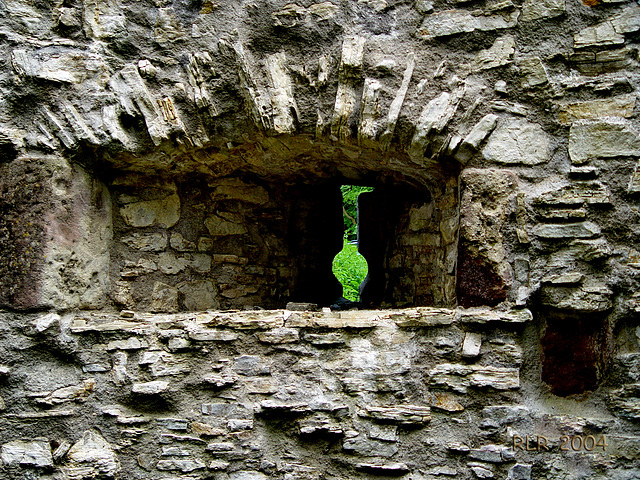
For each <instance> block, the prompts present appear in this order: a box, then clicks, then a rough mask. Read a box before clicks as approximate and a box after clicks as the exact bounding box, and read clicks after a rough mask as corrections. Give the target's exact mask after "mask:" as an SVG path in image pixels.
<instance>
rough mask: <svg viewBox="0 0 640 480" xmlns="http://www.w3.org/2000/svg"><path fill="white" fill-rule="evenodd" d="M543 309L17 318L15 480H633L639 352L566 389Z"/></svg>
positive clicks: (7, 375)
mask: <svg viewBox="0 0 640 480" xmlns="http://www.w3.org/2000/svg"><path fill="white" fill-rule="evenodd" d="M532 319H533V316H532V314H531V312H530V311H529V310H527V309H520V310H512V311H499V310H489V309H482V308H475V309H435V308H428V307H421V308H420V307H419V308H413V309H402V310H389V309H388V310H362V311H350V312H310V311H291V310H284V311H283V310H274V311H250V312H244V313H233V312H201V313H190V314H164V315H153V314H143V313H140V314H137V313H136V314H133V312H131V313H127V312H123V313H121V314H120V315H117V314H104V313H103V314H100V313H86V312H85V313H67V314H57V313H46V314H42V313H40V314H26V315H25V314H21V315H16V314H9V313H7V314H4V315H3V324H2V325H3V327H2V328H3V337H4V338H5V343H4V344H3V347H2V355H3V358H4V359H5V360H6V361H7V363H10V365H11V366H8V365H3V366H2V370H1V372H2V375H3V387H2V399H3V400H2V427H1V428H2V429H3V432H4V433H3V439H4V443H3V445H2V453H1V458H2V461H3V472H4V473H3V478H7V479H11V478H16V479H17V478H65V479H66V478H114V477H115V478H127V479H147V478H157V479H169V478H171V479H173V478H176V479H177V478H181V479H185V478H186V479H204V478H215V479H266V478H283V479H322V478H389V477H402V478H407V479H438V478H440V479H441V478H451V477H455V478H510V479H513V478H557V476H558V475H559V474H561V475H566V477H564V476H563V477H562V478H602V479H605V478H633V477H634V476H636V475H637V473H638V469H637V458H638V448H639V446H638V437H637V436H634V435H632V434H630V432H633V431H634V428H635V426H634V424H633V422H634V421H637V419H638V412H637V406H635V404H634V402H635V401H636V400H637V399H636V398H635V397H634V395H635V394H636V393H635V392H636V389H637V385H636V383H634V382H637V381H638V372H637V368H638V354H637V353H636V354H624V355H620V356H619V357H618V360H617V364H616V367H615V374H616V375H620V377H619V378H620V382H622V383H620V384H618V385H617V386H619V387H621V388H614V389H610V388H609V389H602V390H601V391H600V392H598V393H597V394H593V395H589V396H588V397H585V398H576V399H573V400H560V399H559V398H558V397H555V398H554V397H549V396H547V395H543V391H544V389H542V391H541V386H540V383H539V380H538V379H539V376H540V371H541V368H544V366H541V365H540V362H539V353H538V350H539V347H537V346H536V345H535V344H536V341H535V340H534V338H535V337H536V333H537V331H538V329H539V328H540V325H539V324H536V323H535V322H533V321H532ZM635 344H636V345H637V344H638V339H637V338H636V340H635ZM605 392H606V393H605ZM603 402H604V405H607V407H605V406H604V405H603ZM607 408H609V409H610V410H607ZM569 412H571V413H569ZM603 414H604V415H603ZM567 439H568V440H567ZM527 442H528V443H527ZM567 445H568V446H567ZM565 448H566V449H567V450H566V451H565Z"/></svg>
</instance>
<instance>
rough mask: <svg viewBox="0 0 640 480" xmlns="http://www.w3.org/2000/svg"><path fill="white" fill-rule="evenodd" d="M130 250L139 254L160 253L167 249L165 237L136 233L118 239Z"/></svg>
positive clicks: (162, 234) (159, 234) (155, 234)
mask: <svg viewBox="0 0 640 480" xmlns="http://www.w3.org/2000/svg"><path fill="white" fill-rule="evenodd" d="M120 241H121V242H122V243H124V244H125V245H127V246H128V247H130V248H134V249H136V250H140V251H141V252H161V251H163V250H165V249H166V248H167V235H166V234H164V233H138V232H135V233H133V234H131V235H129V236H126V237H122V238H121V239H120Z"/></svg>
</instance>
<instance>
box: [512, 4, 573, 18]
mask: <svg viewBox="0 0 640 480" xmlns="http://www.w3.org/2000/svg"><path fill="white" fill-rule="evenodd" d="M565 11H566V6H565V0H542V1H536V0H525V2H524V4H523V5H522V14H521V15H520V19H519V20H520V21H521V22H530V21H532V20H537V19H539V18H553V17H558V16H560V15H563V14H564V13H565Z"/></svg>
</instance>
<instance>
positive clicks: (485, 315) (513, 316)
mask: <svg viewBox="0 0 640 480" xmlns="http://www.w3.org/2000/svg"><path fill="white" fill-rule="evenodd" d="M457 319H459V321H461V322H462V323H476V324H485V323H490V322H505V323H525V322H530V321H531V320H532V319H533V315H532V314H531V311H530V310H528V309H526V308H523V309H518V310H511V311H509V312H501V311H499V310H489V309H484V308H467V309H458V311H457Z"/></svg>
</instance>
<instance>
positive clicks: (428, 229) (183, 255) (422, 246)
mask: <svg viewBox="0 0 640 480" xmlns="http://www.w3.org/2000/svg"><path fill="white" fill-rule="evenodd" d="M345 183H353V181H351V180H347V179H345V178H342V177H340V176H336V177H332V178H312V179H308V178H307V179H305V181H303V182H295V183H293V184H291V183H287V182H285V181H273V180H271V179H269V180H268V179H261V178H258V177H255V176H244V177H243V176H233V177H225V178H208V179H203V178H196V177H191V178H184V179H181V180H180V181H175V180H167V179H162V178H154V177H144V176H141V175H123V176H118V177H116V178H115V179H114V180H113V181H112V182H111V184H110V186H109V188H110V191H111V194H112V198H113V202H114V205H113V212H114V215H113V227H114V239H113V242H112V245H111V251H110V253H111V266H110V276H111V284H112V292H111V298H112V300H113V302H114V303H115V304H116V305H117V306H118V307H120V308H131V309H136V310H146V311H154V312H175V311H196V310H207V309H234V308H236V309H237V308H248V307H262V308H283V307H284V306H285V305H286V303H287V302H289V301H296V302H310V303H317V304H318V305H322V306H325V305H330V304H332V303H333V302H335V301H336V300H337V299H338V298H340V296H341V295H342V285H341V284H340V283H339V282H338V280H337V279H336V277H335V276H334V274H333V272H332V261H333V258H334V257H335V255H336V254H337V253H338V252H340V250H341V249H342V238H343V221H342V196H341V193H340V185H341V184H345ZM362 183H366V184H367V185H371V186H373V187H374V191H372V192H368V193H366V194H363V195H361V197H360V200H359V217H360V220H359V239H360V244H359V250H360V252H361V253H362V255H363V256H364V257H365V259H366V260H367V262H368V265H369V273H368V276H367V278H366V280H365V282H364V283H363V285H362V287H361V290H362V303H363V304H364V305H365V306H368V307H375V308H378V307H404V306H417V305H435V306H452V305H454V304H455V293H454V292H455V277H454V271H455V268H454V267H455V257H456V248H457V224H455V220H456V219H457V212H456V201H455V199H456V198H457V194H456V186H455V182H453V183H451V182H450V185H448V186H445V187H443V188H441V189H439V190H438V191H435V192H434V191H433V189H429V188H427V187H420V186H416V184H415V183H405V184H402V183H396V182H386V183H385V182H384V181H380V180H374V181H367V182H362ZM451 219H454V221H453V222H452V221H451ZM443 225H444V227H443ZM447 265H448V266H447Z"/></svg>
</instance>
